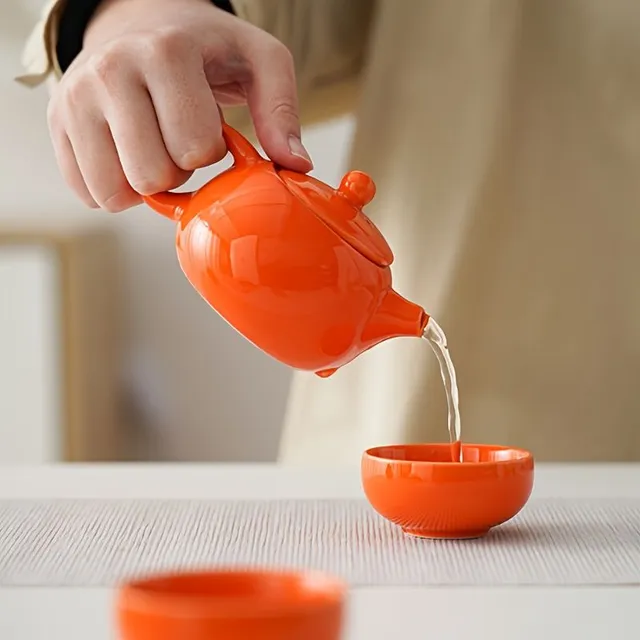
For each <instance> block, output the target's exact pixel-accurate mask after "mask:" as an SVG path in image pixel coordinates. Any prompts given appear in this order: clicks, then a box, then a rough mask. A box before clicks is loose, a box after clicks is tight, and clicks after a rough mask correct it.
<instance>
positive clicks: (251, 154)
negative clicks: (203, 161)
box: [221, 119, 265, 167]
mask: <svg viewBox="0 0 640 640" xmlns="http://www.w3.org/2000/svg"><path fill="white" fill-rule="evenodd" d="M221 120H222V137H223V138H224V141H225V144H226V145H227V149H228V150H229V152H230V153H231V155H232V156H233V159H234V161H235V163H236V166H239V167H241V166H246V165H249V164H255V163H256V162H261V161H262V162H264V161H265V160H264V158H263V157H262V156H261V155H260V154H259V153H258V150H257V149H256V148H255V147H254V146H253V145H252V144H251V143H250V142H249V141H248V140H247V139H246V138H245V137H244V136H243V135H242V134H241V133H239V132H238V131H236V130H235V129H234V128H233V127H230V126H229V125H228V124H227V123H226V122H225V121H224V119H221Z"/></svg>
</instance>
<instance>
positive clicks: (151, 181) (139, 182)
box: [131, 167, 183, 196]
mask: <svg viewBox="0 0 640 640" xmlns="http://www.w3.org/2000/svg"><path fill="white" fill-rule="evenodd" d="M180 174H181V172H180V170H179V169H178V168H177V167H176V168H175V169H165V170H164V171H162V172H159V173H158V174H157V175H153V176H149V175H140V176H135V177H133V178H132V179H131V187H132V189H133V190H134V191H135V192H136V193H139V194H140V195H142V196H152V195H154V194H156V193H160V192H162V191H168V190H170V189H174V188H175V187H177V186H179V185H180V184H182V182H183V180H182V179H181V175H180Z"/></svg>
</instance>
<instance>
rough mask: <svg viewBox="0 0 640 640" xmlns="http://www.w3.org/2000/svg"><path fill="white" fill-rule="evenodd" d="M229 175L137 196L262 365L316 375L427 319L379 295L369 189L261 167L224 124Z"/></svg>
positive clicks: (384, 291) (382, 246)
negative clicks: (173, 228) (184, 189)
mask: <svg viewBox="0 0 640 640" xmlns="http://www.w3.org/2000/svg"><path fill="white" fill-rule="evenodd" d="M223 131H224V136H225V140H226V143H227V147H228V149H229V150H230V151H231V153H232V154H233V157H234V159H235V163H234V165H233V167H231V168H230V169H228V170H227V171H225V172H223V173H222V174H220V175H219V176H217V177H215V178H214V179H213V180H212V181H210V182H209V183H207V184H206V185H205V186H204V187H202V188H201V189H200V190H198V191H196V192H194V193H187V194H185V193H164V194H158V195H155V196H151V197H147V198H145V200H146V202H147V203H148V204H149V205H150V206H151V207H152V208H153V209H155V210H156V211H158V212H159V213H161V214H163V215H165V216H167V217H168V218H171V219H172V220H175V221H176V222H177V223H178V224H177V239H176V242H177V250H178V259H179V261H180V265H181V267H182V269H183V271H184V273H185V275H186V277H187V278H188V279H189V281H190V282H191V284H192V285H193V286H194V287H195V288H196V289H197V290H198V291H199V292H200V294H201V295H202V297H203V298H204V299H205V300H206V301H207V302H208V303H209V304H210V305H211V306H212V307H213V308H214V309H215V310H216V311H217V312H218V313H219V314H220V315H221V316H222V317H223V318H225V319H226V320H227V321H228V322H229V323H230V324H231V325H232V326H233V327H235V328H236V329H237V330H238V331H239V332H240V333H241V334H242V335H244V336H245V337H246V338H248V339H249V340H250V341H251V342H253V343H254V344H255V345H256V346H258V347H259V348H261V349H262V350H264V351H266V352H267V353H268V354H270V355H271V356H273V357H274V358H276V359H278V360H280V361H281V362H283V363H285V364H287V365H289V366H291V367H294V368H296V369H302V370H308V371H314V372H316V373H318V374H319V375H322V376H326V375H330V374H331V373H333V372H334V371H335V370H336V369H338V368H339V367H341V366H343V365H344V364H346V363H348V362H349V361H351V360H352V359H353V358H355V357H356V356H357V355H359V354H360V353H362V352H363V351H365V350H366V349H369V348H371V347H373V346H374V345H376V344H378V343H379V342H382V341H383V340H386V339H388V338H393V337H399V336H415V337H419V336H420V335H421V334H422V331H423V329H424V327H425V326H426V323H427V321H428V316H427V314H426V313H425V312H424V310H423V309H421V308H420V307H419V306H417V305H415V304H413V303H411V302H408V301H407V300H405V299H404V298H402V297H401V296H399V295H398V294H397V293H396V292H395V291H393V289H392V288H391V271H390V269H389V266H390V264H391V263H392V261H393V254H392V253H391V250H390V249H389V246H388V245H387V243H386V241H385V239H384V238H383V237H382V235H381V234H380V232H379V231H378V230H377V229H376V227H375V226H374V225H373V224H372V223H371V222H370V221H369V219H368V218H367V216H366V215H365V214H364V213H363V211H362V207H363V206H365V205H366V204H367V203H368V202H369V201H370V200H371V199H372V198H373V196H374V194H375V185H374V184H373V181H372V180H371V179H370V178H369V177H368V176H367V175H366V174H364V173H361V172H357V171H352V172H350V173H348V174H347V175H346V176H345V177H344V178H343V180H342V183H341V185H340V187H339V188H338V189H332V188H331V187H329V186H327V185H326V184H324V183H322V182H320V181H318V180H316V179H314V178H312V177H310V176H307V175H304V174H299V173H295V172H292V171H286V170H283V169H280V168H278V167H276V166H274V164H273V163H271V162H268V161H267V160H265V159H264V158H262V157H261V156H260V155H259V154H258V152H257V151H256V150H255V149H254V148H253V146H252V145H251V144H250V143H249V142H248V141H247V140H246V139H245V138H243V137H242V136H241V135H240V134H239V133H238V132H237V131H235V130H233V129H232V128H230V127H229V126H228V125H226V124H225V125H224V127H223Z"/></svg>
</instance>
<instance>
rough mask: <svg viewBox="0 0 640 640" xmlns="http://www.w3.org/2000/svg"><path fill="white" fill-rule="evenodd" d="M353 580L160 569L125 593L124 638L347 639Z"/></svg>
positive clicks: (120, 608) (120, 607) (121, 606)
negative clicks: (348, 597) (344, 626)
mask: <svg viewBox="0 0 640 640" xmlns="http://www.w3.org/2000/svg"><path fill="white" fill-rule="evenodd" d="M345 594H346V586H345V585H344V584H343V583H342V582H340V581H339V580H337V579H335V578H332V577H330V576H327V575H324V574H319V573H313V572H308V573H307V572H303V573H294V572H291V573H282V572H275V571H273V572H272V571H260V570H258V571H255V570H220V571H211V572H202V573H179V574H169V575H161V576H155V577H151V578H148V579H144V580H139V581H134V582H130V583H128V584H126V585H124V586H123V587H122V588H121V589H120V592H119V597H118V602H117V613H118V626H119V629H120V634H121V635H120V638H121V640H223V639H224V640H226V639H229V640H339V639H340V637H341V628H342V620H343V610H344V601H345Z"/></svg>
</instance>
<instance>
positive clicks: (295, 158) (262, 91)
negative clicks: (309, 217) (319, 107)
mask: <svg viewBox="0 0 640 640" xmlns="http://www.w3.org/2000/svg"><path fill="white" fill-rule="evenodd" d="M245 102H246V103H247V105H248V107H249V110H250V113H251V117H252V120H253V123H254V127H255V130H256V135H257V137H258V140H259V141H260V144H261V145H262V147H263V148H264V150H265V152H266V154H267V155H268V156H269V157H270V158H271V159H272V160H273V161H274V162H277V163H278V164H280V165H282V166H285V167H288V168H290V169H294V170H298V171H303V172H306V171H309V170H310V169H311V168H312V164H311V160H310V159H309V156H308V154H307V152H306V150H305V149H304V147H303V146H302V143H301V142H300V122H299V119H298V105H297V96H296V82H295V73H294V67H293V60H292V58H291V55H290V53H289V51H288V50H287V48H286V47H285V46H284V45H283V44H281V43H280V42H279V41H278V40H276V39H275V38H273V37H272V36H271V35H269V34H268V33H266V32H264V31H262V30H261V29H258V28H256V27H254V26H253V25H251V24H249V23H247V22H244V21H243V20H240V19H238V18H236V17H235V16H233V15H231V14H229V13H227V12H225V11H222V10H221V9H218V8H216V7H215V6H214V5H213V4H212V3H211V2H209V0H103V1H102V4H101V5H100V7H99V9H98V11H97V12H96V14H95V16H94V17H93V19H92V21H91V23H90V24H89V26H88V28H87V31H86V33H85V40H84V48H83V50H82V52H81V53H80V55H79V56H78V57H77V58H76V59H75V60H74V62H73V64H72V65H71V66H70V67H69V69H68V70H67V71H66V73H65V74H64V76H63V77H62V80H61V81H60V83H59V85H58V86H57V87H56V88H55V89H54V92H53V95H52V97H51V101H50V104H49V110H48V122H49V130H50V133H51V138H52V141H53V145H54V149H55V153H56V158H57V161H58V165H59V167H60V170H61V172H62V175H63V177H64V179H65V181H66V182H67V184H68V185H69V186H70V187H71V188H72V189H73V191H75V193H76V194H77V195H78V196H79V197H80V199H81V200H82V201H83V202H84V203H85V204H87V205H88V206H89V207H92V208H97V207H102V208H104V209H106V210H108V211H111V212H118V211H123V210H124V209H127V208H129V207H132V206H134V205H136V204H139V203H140V202H141V195H152V194H154V193H158V192H160V191H166V190H168V189H173V188H175V187H177V186H179V185H181V184H183V183H184V182H186V180H187V179H188V178H189V176H190V175H191V173H192V172H193V171H194V170H195V169H198V168H200V167H204V166H207V165H210V164H213V163H214V162H217V161H219V160H221V159H222V158H223V157H224V156H225V154H226V147H225V143H224V140H223V138H222V127H221V120H220V113H219V110H218V108H217V105H221V106H230V105H236V104H242V103H245Z"/></svg>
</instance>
